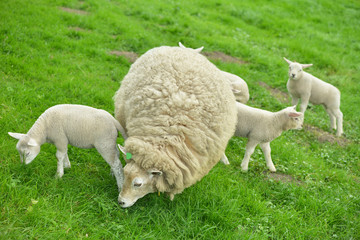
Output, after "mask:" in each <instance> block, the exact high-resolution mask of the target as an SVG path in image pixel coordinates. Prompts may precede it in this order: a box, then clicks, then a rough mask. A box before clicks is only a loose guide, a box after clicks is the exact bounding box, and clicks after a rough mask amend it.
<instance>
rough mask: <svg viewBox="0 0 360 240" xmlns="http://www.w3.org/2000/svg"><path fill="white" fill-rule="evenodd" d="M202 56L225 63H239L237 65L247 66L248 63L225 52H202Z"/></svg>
mask: <svg viewBox="0 0 360 240" xmlns="http://www.w3.org/2000/svg"><path fill="white" fill-rule="evenodd" d="M201 54H202V55H204V56H206V57H208V58H210V59H212V60H220V61H223V62H229V63H237V64H246V63H247V62H245V61H243V60H240V59H238V58H236V57H233V56H229V55H226V54H225V53H223V52H218V51H214V52H202V53H201Z"/></svg>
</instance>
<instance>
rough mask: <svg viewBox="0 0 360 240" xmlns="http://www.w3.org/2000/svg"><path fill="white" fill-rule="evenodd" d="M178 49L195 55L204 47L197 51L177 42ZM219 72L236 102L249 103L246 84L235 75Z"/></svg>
mask: <svg viewBox="0 0 360 240" xmlns="http://www.w3.org/2000/svg"><path fill="white" fill-rule="evenodd" d="M179 47H181V48H186V49H190V50H193V51H195V52H197V53H200V52H201V51H202V50H203V48H204V47H200V48H197V49H193V48H187V47H185V46H184V45H183V44H182V43H181V42H179ZM221 72H222V73H223V74H224V75H225V77H226V79H227V80H228V82H229V83H230V85H231V89H232V91H233V94H234V95H235V98H236V101H239V102H241V103H247V102H248V101H249V88H248V85H247V84H246V82H245V81H244V80H243V79H242V78H240V77H239V76H236V75H235V74H232V73H228V72H224V71H221Z"/></svg>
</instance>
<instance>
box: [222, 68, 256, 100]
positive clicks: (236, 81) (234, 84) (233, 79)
mask: <svg viewBox="0 0 360 240" xmlns="http://www.w3.org/2000/svg"><path fill="white" fill-rule="evenodd" d="M221 72H222V73H223V74H224V76H225V77H226V79H227V80H228V81H229V83H230V86H231V89H232V91H233V94H234V96H235V98H236V101H238V102H241V103H244V104H245V103H247V102H248V101H249V97H250V96H249V88H248V85H247V84H246V82H245V81H244V80H243V79H242V78H241V77H239V76H237V75H235V74H232V73H228V72H224V71H221Z"/></svg>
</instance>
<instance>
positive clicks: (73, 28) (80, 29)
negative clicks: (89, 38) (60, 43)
mask: <svg viewBox="0 0 360 240" xmlns="http://www.w3.org/2000/svg"><path fill="white" fill-rule="evenodd" d="M69 30H73V31H75V32H87V31H89V30H86V29H84V28H80V27H69Z"/></svg>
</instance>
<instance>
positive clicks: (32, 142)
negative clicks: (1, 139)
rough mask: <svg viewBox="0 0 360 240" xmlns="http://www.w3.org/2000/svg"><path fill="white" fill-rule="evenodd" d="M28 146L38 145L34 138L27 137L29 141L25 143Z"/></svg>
mask: <svg viewBox="0 0 360 240" xmlns="http://www.w3.org/2000/svg"><path fill="white" fill-rule="evenodd" d="M27 144H28V145H29V146H32V147H36V146H38V145H39V144H38V143H37V142H36V141H35V139H33V138H30V139H29V142H28V143H27Z"/></svg>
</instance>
